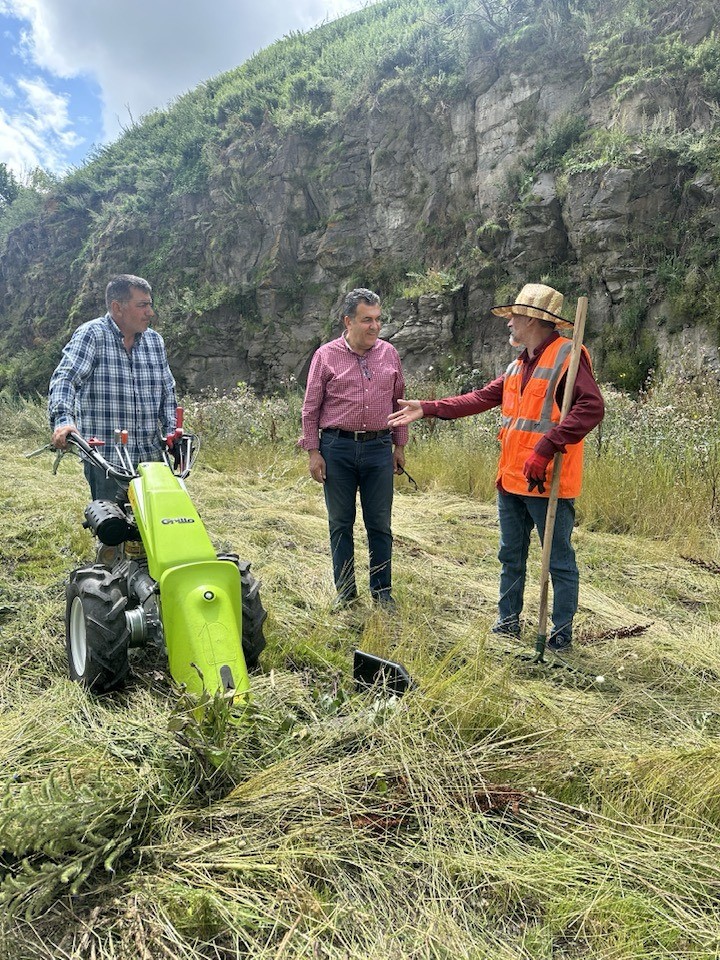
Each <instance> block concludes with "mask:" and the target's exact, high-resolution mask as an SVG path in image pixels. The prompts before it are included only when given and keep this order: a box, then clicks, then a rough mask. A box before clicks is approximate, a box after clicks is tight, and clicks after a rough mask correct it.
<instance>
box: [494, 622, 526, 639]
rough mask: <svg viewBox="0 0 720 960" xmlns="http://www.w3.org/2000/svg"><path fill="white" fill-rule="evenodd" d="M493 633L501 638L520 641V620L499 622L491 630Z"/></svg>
mask: <svg viewBox="0 0 720 960" xmlns="http://www.w3.org/2000/svg"><path fill="white" fill-rule="evenodd" d="M490 632H491V633H496V634H498V636H501V637H514V638H515V639H516V640H519V639H520V621H519V620H497V621H496V622H495V623H494V624H493V625H492V627H491V628H490Z"/></svg>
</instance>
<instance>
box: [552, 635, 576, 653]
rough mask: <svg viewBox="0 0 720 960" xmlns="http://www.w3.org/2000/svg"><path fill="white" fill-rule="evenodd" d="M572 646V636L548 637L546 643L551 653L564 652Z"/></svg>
mask: <svg viewBox="0 0 720 960" xmlns="http://www.w3.org/2000/svg"><path fill="white" fill-rule="evenodd" d="M571 647H572V637H563V636H557V637H550V639H549V640H548V642H547V644H546V648H547V649H548V650H549V651H550V652H551V653H564V652H565V651H567V650H569V649H570V648H571Z"/></svg>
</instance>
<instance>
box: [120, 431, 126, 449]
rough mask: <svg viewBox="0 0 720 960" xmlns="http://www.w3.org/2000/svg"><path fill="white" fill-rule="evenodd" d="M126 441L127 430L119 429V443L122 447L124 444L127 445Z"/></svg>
mask: <svg viewBox="0 0 720 960" xmlns="http://www.w3.org/2000/svg"><path fill="white" fill-rule="evenodd" d="M127 442H128V432H127V430H121V431H120V443H121V444H122V445H123V446H124V447H126V446H127Z"/></svg>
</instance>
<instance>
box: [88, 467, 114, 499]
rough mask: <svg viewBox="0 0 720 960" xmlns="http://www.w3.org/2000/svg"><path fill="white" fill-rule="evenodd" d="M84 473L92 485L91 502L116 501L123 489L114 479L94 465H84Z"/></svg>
mask: <svg viewBox="0 0 720 960" xmlns="http://www.w3.org/2000/svg"><path fill="white" fill-rule="evenodd" d="M83 472H84V473H85V479H86V480H87V482H88V483H89V484H90V499H91V500H115V498H116V497H117V495H118V493H119V492H120V490H121V489H122V485H121V484H119V483H118V482H117V480H113V479H112V477H106V476H105V471H104V470H100V469H99V468H98V467H96V466H95V464H94V463H88V462H87V461H86V462H85V463H83Z"/></svg>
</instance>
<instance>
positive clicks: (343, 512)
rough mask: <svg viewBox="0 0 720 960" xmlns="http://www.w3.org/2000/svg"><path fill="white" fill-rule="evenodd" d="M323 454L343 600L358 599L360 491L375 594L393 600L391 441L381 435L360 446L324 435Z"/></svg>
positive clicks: (333, 549) (332, 545) (335, 564)
mask: <svg viewBox="0 0 720 960" xmlns="http://www.w3.org/2000/svg"><path fill="white" fill-rule="evenodd" d="M320 453H321V454H322V457H323V459H324V460H325V467H326V474H327V475H326V478H325V483H324V491H325V504H326V506H327V511H328V525H329V527H330V550H331V552H332V563H333V576H334V579H335V588H336V590H337V592H338V596H339V597H340V598H341V599H344V600H345V599H352V598H353V597H355V596H356V595H357V587H356V584H355V548H354V542H353V526H354V524H355V501H356V496H357V491H358V490H359V491H360V505H361V507H362V515H363V521H364V523H365V530H366V531H367V538H368V549H369V552H370V593H371V594H372V595H373V597H374V598H375V599H377V600H381V599H383V597H387V596H389V594H390V587H391V559H392V531H391V529H390V515H391V512H392V501H393V473H394V468H393V450H392V437H391V436H390V435H388V436H386V437H377V438H376V439H375V440H366V441H364V442H362V443H360V442H358V441H356V440H351V439H348V438H345V437H339V436H338V435H337V434H335V433H327V432H323V434H322V436H321V438H320Z"/></svg>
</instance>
